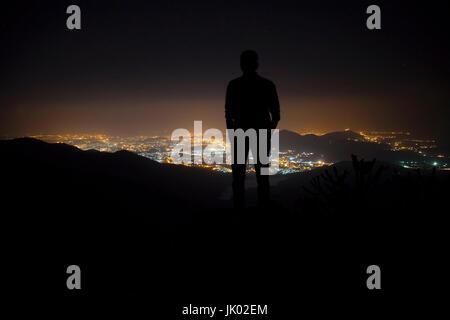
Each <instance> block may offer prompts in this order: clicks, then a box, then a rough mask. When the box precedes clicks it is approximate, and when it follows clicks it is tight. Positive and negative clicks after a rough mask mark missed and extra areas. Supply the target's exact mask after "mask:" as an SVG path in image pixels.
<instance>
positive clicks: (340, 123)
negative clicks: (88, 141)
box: [0, 0, 450, 140]
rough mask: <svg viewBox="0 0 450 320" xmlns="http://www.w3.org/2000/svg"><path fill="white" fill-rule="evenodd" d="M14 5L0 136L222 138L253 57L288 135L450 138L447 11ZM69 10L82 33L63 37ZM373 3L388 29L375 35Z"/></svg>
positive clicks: (359, 5) (6, 26)
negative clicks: (269, 83)
mask: <svg viewBox="0 0 450 320" xmlns="http://www.w3.org/2000/svg"><path fill="white" fill-rule="evenodd" d="M9 2H11V3H10V4H6V3H2V6H1V20H0V24H1V30H0V41H1V51H0V55H1V59H0V64H1V73H0V85H1V90H0V117H1V118H0V134H1V135H29V134H37V133H107V134H115V135H136V134H144V135H148V134H170V133H171V132H172V130H174V129H175V128H179V127H185V128H192V126H193V121H194V120H203V121H204V128H206V127H217V128H221V129H223V128H224V127H225V119H224V97H225V89H226V86H227V83H228V81H229V80H231V79H233V78H235V77H238V76H239V75H240V69H239V55H240V53H241V52H242V51H243V50H245V49H254V50H256V51H257V52H258V53H259V55H260V69H259V70H258V71H259V73H260V74H261V75H262V76H265V77H268V78H270V79H271V80H273V81H274V83H275V84H276V86H277V88H278V94H279V97H280V103H281V121H280V123H279V126H280V127H281V128H286V129H292V130H301V131H307V130H313V131H319V132H324V131H333V130H343V129H344V128H347V127H349V128H352V129H355V130H359V129H372V130H375V129H377V130H393V129H395V130H410V131H411V132H412V133H415V134H418V135H423V136H434V137H438V138H440V139H443V140H444V139H445V140H448V138H449V136H450V134H449V128H448V127H449V126H448V123H449V119H450V117H449V116H450V112H449V110H450V105H449V104H450V100H449V96H450V90H449V87H450V81H449V80H450V77H449V72H450V61H449V57H450V46H449V34H448V30H449V27H448V26H447V25H448V20H449V17H450V5H449V4H448V1H446V2H444V1H442V2H438V1H421V2H420V3H418V4H415V3H414V2H413V1H300V0H297V1H265V0H259V1H251V2H250V1H243V0H239V1H232V0H226V1H214V0H209V1H194V0H192V1H178V0H177V1H171V0H165V1H154V0H151V1H150V0H147V1H125V0H122V1H113V0H110V1H77V0H71V1H64V0H58V1H14V2H17V3H14V2H13V1H9ZM390 2H395V3H394V4H393V3H390ZM70 4H77V5H79V6H80V7H81V15H82V19H81V20H82V21H81V23H82V29H81V30H79V31H70V30H68V29H67V28H66V19H67V17H68V14H66V8H67V6H69V5H70ZM370 4H377V5H379V6H380V7H381V12H382V29H381V30H374V31H371V30H368V29H367V28H366V19H367V17H368V14H366V8H367V6H368V5H370Z"/></svg>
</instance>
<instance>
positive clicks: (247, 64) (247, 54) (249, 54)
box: [241, 50, 259, 73]
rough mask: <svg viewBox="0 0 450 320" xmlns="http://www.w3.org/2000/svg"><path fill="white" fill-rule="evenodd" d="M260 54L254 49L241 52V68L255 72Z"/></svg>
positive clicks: (244, 70)
mask: <svg viewBox="0 0 450 320" xmlns="http://www.w3.org/2000/svg"><path fill="white" fill-rule="evenodd" d="M258 66H259V64H258V54H257V53H256V51H253V50H246V51H244V52H242V53H241V70H242V71H243V72H244V73H245V72H254V71H256V69H258Z"/></svg>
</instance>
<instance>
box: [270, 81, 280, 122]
mask: <svg viewBox="0 0 450 320" xmlns="http://www.w3.org/2000/svg"><path fill="white" fill-rule="evenodd" d="M269 108H270V109H269V111H270V115H271V116H272V129H275V128H276V127H277V125H278V121H280V102H279V101H278V94H277V88H276V87H275V85H274V84H273V83H272V89H271V95H270V107H269Z"/></svg>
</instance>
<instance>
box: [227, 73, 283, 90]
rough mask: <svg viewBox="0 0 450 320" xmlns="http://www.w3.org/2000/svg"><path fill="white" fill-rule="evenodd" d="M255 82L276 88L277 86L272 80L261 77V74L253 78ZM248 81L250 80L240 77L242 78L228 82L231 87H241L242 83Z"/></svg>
mask: <svg viewBox="0 0 450 320" xmlns="http://www.w3.org/2000/svg"><path fill="white" fill-rule="evenodd" d="M254 80H256V81H257V82H260V83H261V84H263V85H266V86H273V87H275V84H274V83H273V82H272V80H270V79H267V78H264V77H262V76H260V75H259V74H257V75H256V76H255V77H254V78H252V80H251V81H252V82H253V81H254ZM247 81H248V78H246V77H245V76H240V77H237V78H234V79H232V80H230V82H228V85H229V86H233V85H240V84H241V83H245V82H247Z"/></svg>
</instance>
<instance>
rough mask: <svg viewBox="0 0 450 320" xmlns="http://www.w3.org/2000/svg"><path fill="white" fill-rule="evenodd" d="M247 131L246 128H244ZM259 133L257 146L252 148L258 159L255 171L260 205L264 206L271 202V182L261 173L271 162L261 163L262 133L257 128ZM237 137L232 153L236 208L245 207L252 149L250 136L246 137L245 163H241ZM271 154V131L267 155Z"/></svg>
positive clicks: (233, 141)
mask: <svg viewBox="0 0 450 320" xmlns="http://www.w3.org/2000/svg"><path fill="white" fill-rule="evenodd" d="M244 131H245V130H244ZM256 132H257V134H256V137H257V148H256V150H253V149H252V155H253V158H254V159H256V163H255V172H256V182H257V185H258V187H257V195H258V206H264V205H266V204H268V203H269V200H270V184H269V176H268V175H267V174H266V175H262V174H261V168H264V167H265V168H268V167H269V165H270V164H269V163H267V164H263V163H261V159H260V156H259V143H260V142H259V141H260V135H259V130H256ZM237 143H238V142H237V137H234V139H232V141H231V155H232V157H233V164H232V165H231V169H232V170H233V206H234V207H235V208H244V203H245V173H246V166H247V165H246V164H247V161H248V155H249V151H250V141H249V138H248V137H246V138H245V150H244V152H245V154H244V155H245V164H239V163H238V161H237V159H238V153H237V152H236V151H237V150H236V147H235V146H237ZM269 154H270V131H268V134H267V156H269Z"/></svg>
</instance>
